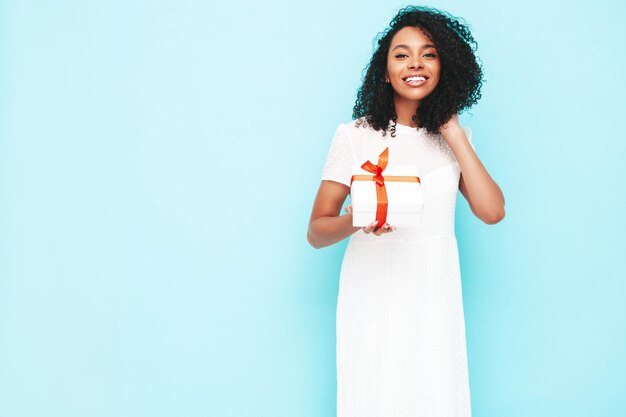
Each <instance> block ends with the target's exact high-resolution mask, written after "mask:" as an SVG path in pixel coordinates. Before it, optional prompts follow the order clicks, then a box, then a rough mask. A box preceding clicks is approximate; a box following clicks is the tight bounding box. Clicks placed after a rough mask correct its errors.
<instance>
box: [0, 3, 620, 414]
mask: <svg viewBox="0 0 626 417" xmlns="http://www.w3.org/2000/svg"><path fill="white" fill-rule="evenodd" d="M407 4H408V3H407ZM404 5H406V4H405V3H395V2H386V1H363V0H359V1H341V2H338V1H328V0H320V1H317V2H315V3H311V2H306V3H305V2H302V3H294V2H291V1H274V2H271V3H269V2H256V1H250V0H246V1H227V2H224V3H223V4H221V5H220V4H218V3H217V2H203V1H190V0H187V1H165V0H160V1H149V2H148V1H143V2H139V1H135V2H127V1H83V0H81V1H79V0H76V1H43V0H42V1H17V0H16V1H3V2H1V3H0V18H1V21H0V31H1V33H0V41H1V45H0V46H1V49H0V64H1V67H0V69H1V72H0V204H1V206H0V207H1V209H0V210H1V212H0V214H1V216H0V245H1V246H0V416H2V417H25V416H28V417H31V416H33V417H34V416H42V417H43V416H45V417H52V416H60V417H61V416H62V417H74V416H76V417H79V416H80V417H84V416H90V417H99V416H111V417H122V416H133V417H135V416H150V417H158V416H212V417H243V416H246V417H247V416H250V417H282V416H284V417H293V416H299V417H313V416H315V417H322V416H329V417H330V416H334V415H335V406H336V404H335V395H336V393H335V389H336V385H335V383H336V381H335V308H336V301H337V290H338V276H339V268H340V265H341V258H342V255H343V251H344V249H345V244H346V242H347V241H343V242H341V243H339V244H337V245H334V246H332V247H328V248H325V249H322V250H314V249H313V248H311V247H310V246H309V245H308V243H307V241H306V229H307V226H308V220H309V215H310V211H311V207H312V204H313V199H314V197H315V193H316V191H317V187H318V185H319V181H320V176H321V171H322V168H323V164H324V161H325V158H326V152H327V150H328V147H329V145H330V140H331V139H332V135H333V132H334V130H335V128H336V127H337V125H338V124H339V123H340V122H346V121H349V120H351V117H350V116H351V114H352V106H353V105H354V98H355V93H356V89H357V88H358V86H359V84H360V81H361V71H362V70H363V68H364V67H365V65H366V64H367V62H368V60H369V57H370V55H371V53H372V47H373V39H374V37H375V36H376V34H377V33H378V32H380V31H382V30H383V29H384V28H385V27H386V26H387V24H388V23H389V21H390V19H391V18H392V17H393V16H394V14H395V13H396V12H397V11H398V9H399V8H400V7H401V6H404ZM429 5H431V6H435V7H438V8H440V9H443V10H447V11H449V12H451V13H452V14H454V15H456V16H462V17H464V18H465V19H466V21H467V22H468V23H469V24H470V28H471V29H472V32H473V34H474V36H475V38H476V40H477V41H478V46H479V47H478V55H479V57H480V58H481V60H482V62H483V65H484V71H485V79H486V83H485V85H484V87H483V98H482V99H481V101H480V102H479V104H478V105H477V106H475V107H474V108H473V109H472V110H471V111H470V112H468V113H464V114H462V115H461V123H462V125H464V126H469V127H471V128H472V130H473V142H474V144H475V146H476V150H477V154H478V155H479V157H480V159H481V161H482V162H483V164H484V165H485V166H486V167H487V169H488V171H489V172H490V174H491V175H492V177H493V178H494V179H495V180H496V182H498V184H499V185H500V187H501V188H502V190H503V191H504V194H505V197H506V210H507V215H506V218H505V219H504V220H503V221H502V222H501V223H499V224H497V225H492V226H489V225H486V224H484V223H482V222H481V221H480V220H479V219H477V218H476V217H474V216H473V215H472V214H471V212H470V210H469V208H468V205H467V202H466V201H465V200H464V199H463V197H462V196H461V194H460V193H459V200H458V205H457V236H458V240H459V247H460V257H461V268H462V279H463V296H464V307H465V315H466V329H467V344H468V345H467V347H468V357H469V371H470V384H471V398H472V411H473V415H474V416H476V417H492V416H493V417H496V416H497V417H501V416H508V417H518V416H520V417H521V416H524V417H525V416H528V417H543V416H546V417H548V416H549V417H553V416H569V417H577V416H580V417H589V416H594V417H617V416H623V415H624V414H623V413H624V410H625V409H626V383H625V381H626V355H625V354H624V353H625V352H626V324H625V323H626V285H625V283H624V281H625V277H626V267H625V262H624V253H626V238H625V232H626V222H625V221H624V214H625V213H626V198H625V197H624V180H625V176H624V171H623V167H624V157H625V154H626V145H625V139H626V137H625V136H626V135H625V134H624V110H625V106H624V96H625V94H626V82H625V81H624V74H626V68H625V67H626V59H625V56H624V41H626V29H625V27H624V25H623V22H622V19H623V16H624V14H625V13H626V7H625V6H624V3H623V2H620V1H616V0H615V1H608V0H604V1H600V2H598V3H597V5H596V6H591V4H590V3H589V2H583V1H571V0H570V1H551V2H546V1H536V0H530V1H524V2H517V3H509V2H502V1H484V0H474V1H471V2H468V1H441V2H437V3H430V4H429Z"/></svg>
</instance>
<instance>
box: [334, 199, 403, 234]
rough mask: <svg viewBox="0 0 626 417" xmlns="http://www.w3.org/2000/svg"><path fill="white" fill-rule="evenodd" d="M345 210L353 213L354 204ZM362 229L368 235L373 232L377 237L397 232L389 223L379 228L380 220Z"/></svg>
mask: <svg viewBox="0 0 626 417" xmlns="http://www.w3.org/2000/svg"><path fill="white" fill-rule="evenodd" d="M344 210H345V211H346V212H347V213H352V204H349V205H348V206H346V208H345V209H344ZM361 229H363V232H365V233H367V234H369V233H372V231H373V232H374V234H375V235H376V236H380V235H382V234H383V233H389V232H393V231H394V230H396V227H395V226H392V225H390V224H389V223H385V224H384V225H383V226H382V227H378V220H374V221H373V222H371V223H370V224H369V225H367V226H365V227H362V228H361Z"/></svg>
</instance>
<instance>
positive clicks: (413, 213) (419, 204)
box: [350, 164, 424, 227]
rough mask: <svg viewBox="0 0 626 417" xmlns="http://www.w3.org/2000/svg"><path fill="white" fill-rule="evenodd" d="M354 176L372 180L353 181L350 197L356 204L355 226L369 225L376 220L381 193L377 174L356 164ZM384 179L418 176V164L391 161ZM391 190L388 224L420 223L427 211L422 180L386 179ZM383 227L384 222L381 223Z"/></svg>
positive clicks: (354, 213)
mask: <svg viewBox="0 0 626 417" xmlns="http://www.w3.org/2000/svg"><path fill="white" fill-rule="evenodd" d="M352 175H366V176H369V177H370V178H371V179H369V180H356V179H354V180H353V181H352V185H351V187H350V200H351V204H352V225H353V226H354V227H365V226H368V225H369V224H370V223H372V222H373V221H374V220H376V209H377V203H378V200H377V192H376V181H375V180H374V174H372V173H371V172H368V171H366V170H364V169H363V168H361V166H360V165H354V166H353V167H352ZM382 176H383V178H385V177H393V176H402V177H413V178H415V177H418V178H419V169H418V167H417V165H391V164H389V165H388V166H387V167H386V168H385V169H384V170H383V172H382ZM384 183H385V190H386V192H387V223H389V224H390V225H392V226H398V227H415V226H419V225H420V222H421V220H422V212H423V211H424V199H423V195H422V185H421V183H420V182H404V181H393V180H392V179H389V180H385V181H384ZM377 226H381V225H377Z"/></svg>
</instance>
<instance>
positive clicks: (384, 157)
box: [350, 148, 420, 227]
mask: <svg viewBox="0 0 626 417" xmlns="http://www.w3.org/2000/svg"><path fill="white" fill-rule="evenodd" d="M388 161H389V148H385V150H384V151H382V152H381V154H380V155H379V156H378V165H374V164H373V163H371V162H370V161H367V162H365V163H364V164H363V165H361V168H363V169H364V170H366V171H367V172H371V173H372V174H374V175H373V176H369V175H353V176H352V179H351V180H350V186H351V187H352V181H355V180H357V181H360V180H374V181H376V220H378V224H377V225H376V227H381V226H382V225H384V224H385V222H386V221H387V207H388V202H387V189H386V188H385V177H383V175H382V174H383V171H384V170H385V168H387V162H388ZM386 179H387V181H403V182H420V179H419V177H410V176H387V178H386Z"/></svg>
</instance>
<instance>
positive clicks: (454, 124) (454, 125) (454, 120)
mask: <svg viewBox="0 0 626 417" xmlns="http://www.w3.org/2000/svg"><path fill="white" fill-rule="evenodd" d="M458 129H462V128H461V125H460V124H459V115H458V114H457V113H454V114H453V115H452V116H451V117H450V120H448V121H447V122H446V123H444V124H443V125H441V128H439V133H441V135H442V136H443V137H445V136H446V134H447V133H449V132H452V131H457V130H458Z"/></svg>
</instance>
